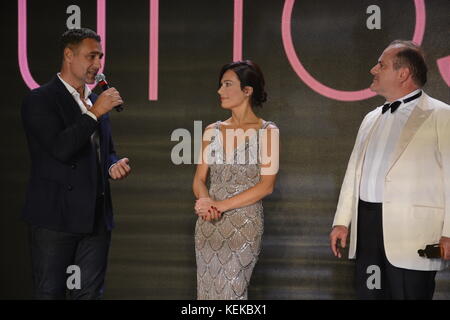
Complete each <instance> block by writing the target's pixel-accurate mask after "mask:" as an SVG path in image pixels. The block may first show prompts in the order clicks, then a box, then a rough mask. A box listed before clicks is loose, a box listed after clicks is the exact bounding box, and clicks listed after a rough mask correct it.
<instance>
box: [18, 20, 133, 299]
mask: <svg viewBox="0 0 450 320" xmlns="http://www.w3.org/2000/svg"><path fill="white" fill-rule="evenodd" d="M61 40H62V41H61V42H62V43H61V44H62V50H63V62H62V67H61V72H60V73H58V74H57V75H56V76H55V77H54V78H53V79H52V80H51V81H50V82H49V83H47V84H45V85H43V86H41V87H40V88H37V89H34V90H32V91H31V92H30V93H29V94H28V95H27V96H26V98H25V99H24V102H23V105H22V120H23V125H24V128H25V133H26V137H27V141H28V149H29V153H30V157H31V176H30V179H29V181H28V187H27V192H26V200H25V206H24V210H23V218H24V219H25V221H27V222H28V224H29V235H30V247H31V258H32V273H33V282H34V294H35V297H36V298H37V299H64V298H66V296H67V295H68V296H69V297H70V298H73V299H98V298H101V297H102V294H103V283H104V278H105V272H106V265H107V259H108V250H109V245H110V239H111V229H112V228H113V226H114V222H113V213H112V201H111V194H110V185H109V178H112V179H114V180H116V179H123V178H125V177H126V176H127V175H128V174H129V173H130V171H131V168H130V166H129V160H128V159H127V158H123V159H121V160H118V158H117V156H116V153H115V150H114V145H113V141H112V138H111V126H110V121H109V117H108V112H109V111H111V110H112V109H113V108H114V107H115V106H118V105H120V104H122V103H123V101H122V98H121V96H120V94H119V92H118V91H117V90H116V89H114V88H110V89H108V90H106V91H104V92H103V93H102V94H101V95H100V96H97V95H95V94H93V93H91V91H90V89H89V88H88V86H87V85H86V84H92V83H94V82H95V75H96V74H97V72H98V71H99V69H100V67H101V59H102V57H103V53H102V48H101V45H100V37H99V36H98V35H97V34H96V33H95V32H94V31H92V30H90V29H85V28H83V29H72V30H68V31H66V32H65V33H64V34H63V35H62V38H61ZM70 266H76V267H75V268H76V269H74V268H73V267H71V268H69V267H70ZM70 270H78V271H79V274H78V275H79V276H80V277H79V279H78V280H79V284H80V286H78V287H77V286H76V287H75V289H73V288H70V289H73V290H67V289H68V288H67V284H66V281H67V277H68V276H69V274H68V273H70ZM67 282H68V281H67ZM75 284H76V281H75Z"/></svg>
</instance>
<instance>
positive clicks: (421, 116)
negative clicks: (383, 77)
mask: <svg viewBox="0 0 450 320" xmlns="http://www.w3.org/2000/svg"><path fill="white" fill-rule="evenodd" d="M432 112H433V109H430V107H429V106H428V96H427V95H426V94H425V93H423V95H422V97H421V98H420V101H419V103H418V104H417V106H416V107H415V108H414V110H413V111H412V112H411V115H410V116H409V118H408V121H406V124H405V127H404V128H403V130H402V132H401V134H400V138H399V140H398V143H397V146H396V148H395V151H394V155H393V157H392V160H391V164H390V166H389V170H388V172H387V173H389V171H390V170H391V169H392V167H393V166H394V165H395V163H396V162H397V161H398V159H399V158H400V156H401V155H402V153H403V152H404V151H405V149H406V147H407V146H408V144H409V143H410V142H411V140H412V138H413V137H414V135H415V134H416V132H417V131H418V130H419V128H420V126H421V125H422V124H423V123H424V121H425V120H427V119H428V117H429V116H430V115H431V113H432Z"/></svg>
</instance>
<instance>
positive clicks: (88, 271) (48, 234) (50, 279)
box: [29, 198, 111, 299]
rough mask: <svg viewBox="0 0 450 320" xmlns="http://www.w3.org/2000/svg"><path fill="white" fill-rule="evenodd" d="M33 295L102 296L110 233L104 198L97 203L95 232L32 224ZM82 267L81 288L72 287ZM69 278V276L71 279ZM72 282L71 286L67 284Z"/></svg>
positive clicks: (45, 297) (30, 237)
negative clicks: (52, 228)
mask: <svg viewBox="0 0 450 320" xmlns="http://www.w3.org/2000/svg"><path fill="white" fill-rule="evenodd" d="M29 240H30V248H31V261H32V273H33V284H34V297H35V298H36V299H66V298H68V299H100V298H101V297H102V295H103V286H104V279H105V273H106V265H107V260H108V252H109V246H110V242H111V232H110V231H108V230H107V229H106V224H105V221H104V216H103V199H102V198H100V199H99V200H98V201H97V205H96V217H95V225H94V231H93V233H92V234H78V233H67V232H59V231H53V230H48V229H45V228H41V227H37V226H30V227H29ZM69 266H77V267H78V268H79V269H78V270H79V275H80V277H79V280H80V281H79V283H80V288H79V289H78V288H73V287H74V286H73V284H76V281H70V280H73V279H71V278H69V277H72V276H75V274H76V271H74V269H72V268H69V270H68V267H69ZM68 278H69V279H68ZM68 282H70V283H71V284H72V285H70V284H69V285H68Z"/></svg>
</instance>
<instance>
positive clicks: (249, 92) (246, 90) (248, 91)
mask: <svg viewBox="0 0 450 320" xmlns="http://www.w3.org/2000/svg"><path fill="white" fill-rule="evenodd" d="M242 91H244V93H245V95H246V96H251V95H252V94H253V87H250V86H245V87H244V89H242Z"/></svg>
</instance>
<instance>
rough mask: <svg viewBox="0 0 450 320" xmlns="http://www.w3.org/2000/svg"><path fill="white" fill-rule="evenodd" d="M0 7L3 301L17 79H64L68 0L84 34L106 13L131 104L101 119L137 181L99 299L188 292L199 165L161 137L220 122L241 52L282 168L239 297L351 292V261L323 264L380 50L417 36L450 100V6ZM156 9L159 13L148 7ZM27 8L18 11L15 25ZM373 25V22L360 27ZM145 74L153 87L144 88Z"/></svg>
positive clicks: (13, 270) (17, 191)
mask: <svg viewBox="0 0 450 320" xmlns="http://www.w3.org/2000/svg"><path fill="white" fill-rule="evenodd" d="M235 2H236V5H237V9H236V13H237V14H236V18H235ZM241 2H242V3H243V6H242V9H243V10H242V12H243V13H242V22H243V24H242V42H239V35H240V33H239V32H238V31H239V25H240V24H239V21H240V20H239V10H238V9H239V3H241ZM0 3H1V4H0V6H1V11H0V12H1V20H0V21H1V26H2V27H1V33H2V34H1V40H2V48H1V57H2V59H1V70H2V72H1V87H2V89H3V90H4V91H3V94H2V98H1V105H2V110H1V119H2V125H1V126H0V130H1V132H0V136H1V139H2V143H1V146H2V148H1V149H2V155H1V164H2V165H1V168H2V179H1V202H0V208H1V214H0V259H1V262H0V298H11V299H16V298H20V299H22V298H31V273H30V255H29V247H28V243H27V229H26V226H25V224H24V223H23V222H22V221H21V220H20V219H19V216H20V210H21V207H22V205H23V200H24V191H25V184H26V180H27V177H28V173H29V164H30V163H29V157H28V153H27V149H26V141H25V137H24V134H23V130H22V125H21V120H20V112H19V111H20V105H21V101H22V98H23V97H24V96H25V94H26V93H27V92H28V91H29V87H28V85H27V83H29V84H30V86H31V85H32V83H33V81H35V82H36V83H38V84H43V83H45V82H47V81H48V80H49V79H50V78H51V77H52V76H54V75H55V73H56V72H57V71H58V70H59V67H60V61H61V52H60V49H59V42H58V41H59V37H60V35H61V34H62V33H63V32H64V31H65V30H66V29H67V22H74V21H75V20H73V19H72V18H74V17H73V14H74V13H73V12H70V13H66V9H67V8H68V7H69V6H70V5H73V4H75V5H77V6H78V7H79V8H80V17H81V26H82V27H89V28H92V29H94V30H97V14H98V13H99V14H100V15H101V13H102V10H103V9H102V8H103V7H102V6H103V5H104V8H105V12H104V13H105V14H104V16H105V19H106V22H105V32H104V33H105V35H106V38H105V39H106V62H105V70H104V72H105V74H106V75H107V77H108V79H109V80H110V82H111V83H112V84H113V85H114V86H115V87H117V88H118V89H119V90H120V92H121V94H122V96H123V97H124V99H125V101H126V103H125V111H123V112H122V113H120V114H119V113H116V112H112V113H111V119H112V126H113V135H114V139H115V143H116V149H117V150H118V152H119V154H120V155H121V156H127V157H129V158H130V159H131V165H132V168H133V173H132V175H131V176H130V177H129V178H127V179H126V180H124V181H120V182H113V183H112V189H113V199H114V200H113V201H114V208H115V217H116V222H117V228H116V229H115V230H114V232H113V240H112V246H111V251H110V257H109V267H108V272H107V281H106V296H105V297H106V298H108V299H195V297H196V266H195V254H194V239H193V234H194V225H195V218H196V216H195V214H194V211H193V205H194V197H193V194H192V191H191V184H192V178H193V174H194V169H195V166H194V165H193V164H181V165H175V164H173V163H172V160H171V150H172V148H173V147H174V146H175V145H176V144H177V143H178V142H176V141H171V139H170V137H171V134H172V132H173V131H174V130H175V129H177V128H185V129H187V130H189V131H190V132H191V133H192V134H193V132H194V121H196V120H197V121H200V120H201V121H202V125H203V128H204V127H205V126H206V125H207V124H209V123H212V122H214V121H216V120H219V119H222V120H224V119H226V118H227V117H228V116H229V114H227V112H225V111H224V110H222V109H221V108H220V106H219V103H218V99H217V93H216V90H217V81H218V79H217V76H218V71H219V69H220V67H221V66H222V65H223V64H225V63H227V62H229V61H231V60H233V58H236V57H239V56H240V55H241V54H242V57H243V58H247V59H252V60H254V61H256V62H257V63H258V64H260V66H261V68H262V70H263V71H264V73H265V76H266V81H267V90H268V93H269V100H268V102H267V104H266V105H265V106H264V108H263V109H262V110H261V111H260V112H259V114H260V115H261V117H263V118H264V119H267V120H272V121H275V122H276V123H277V125H278V126H279V128H280V134H281V169H280V172H279V178H278V181H277V186H276V189H275V192H274V193H273V194H272V195H271V196H270V197H268V198H267V199H265V201H264V208H265V212H264V213H265V234H264V241H263V250H262V253H261V256H260V259H259V262H258V264H257V265H256V268H255V271H254V275H253V278H252V282H251V284H250V289H249V297H250V298H251V299H347V298H348V299H351V298H354V291H353V282H352V281H353V272H354V266H353V263H352V262H351V261H348V260H346V259H344V260H338V259H335V258H334V257H333V256H332V254H331V251H330V249H329V245H328V234H329V231H330V226H331V223H332V220H333V216H334V211H335V208H336V204H337V199H338V195H339V190H340V187H341V183H342V180H343V176H344V173H345V169H346V166H347V161H348V159H349V156H350V153H351V150H352V147H353V144H354V141H355V137H356V133H357V130H358V127H359V125H360V123H361V121H362V119H363V117H364V115H365V114H366V113H368V112H369V111H371V110H372V109H373V108H375V107H376V106H378V105H380V104H382V103H383V102H384V100H383V99H382V98H381V97H375V96H373V95H371V94H370V92H368V91H367V90H365V89H366V88H367V87H368V86H369V84H370V82H371V79H372V77H371V75H370V74H369V70H370V68H371V67H372V66H373V65H374V64H375V63H376V61H377V59H378V57H379V55H380V54H381V52H382V50H383V49H384V48H385V47H386V45H387V44H388V43H389V42H390V41H392V40H394V39H397V38H402V39H413V37H414V38H415V39H419V40H420V41H421V42H422V45H423V47H424V49H425V51H426V52H427V60H428V65H429V82H428V84H427V85H426V87H425V91H426V92H427V93H428V94H430V95H431V96H433V97H435V98H437V99H440V100H442V101H444V102H446V103H449V102H450V95H449V87H448V85H449V75H450V70H449V67H448V66H449V65H450V63H449V60H448V59H449V58H445V57H447V56H448V55H450V48H449V39H450V20H449V16H448V13H449V12H450V2H449V1H448V0H428V1H419V0H416V1H413V0H401V1H388V0H384V1H383V0H370V1H368V0H355V1H324V0H322V1H320V0H319V1H317V0H316V1H312V0H311V1H310V0H307V1H289V0H288V1H286V2H285V1H282V0H268V1H265V0H264V1H262V0H243V1H233V0H213V1H212V0H190V1H187V0H186V1H184V0H181V1H178V0H161V1H154V0H138V1H98V3H99V9H97V2H96V1H93V0H92V1H78V0H71V1H65V0H63V1H44V0H42V1H28V2H27V1H22V0H20V1H12V0H8V1H1V2H0ZM105 3H106V4H105ZM151 4H153V5H156V4H159V9H158V12H157V14H155V13H156V12H155V11H153V14H152V13H151V12H150V6H151ZM370 5H376V6H378V8H379V9H380V15H379V18H380V20H377V19H376V18H377V16H376V14H377V13H376V12H377V11H376V9H375V11H370V12H369V13H367V12H366V11H367V8H368V7H369V6H370ZM22 6H26V8H27V11H26V16H25V13H24V12H22V13H21V15H20V18H21V19H20V25H21V27H20V28H19V27H18V25H19V15H18V9H19V7H21V8H22ZM290 6H291V7H292V10H290ZM155 10H156V9H155ZM75 14H76V13H75ZM71 16H72V17H71ZM283 16H284V19H283ZM151 17H152V19H153V20H152V21H153V25H152V28H150V18H151ZM289 17H290V19H288V18H289ZM156 18H159V22H158V20H156ZM373 19H375V20H373ZM68 20H69V21H68ZM102 20H103V19H102V18H101V17H100V19H99V21H100V22H101V21H102ZM367 20H369V26H370V25H371V24H373V25H375V26H376V25H377V23H379V27H381V29H376V28H375V29H369V28H368V27H367ZM25 21H26V23H27V25H26V29H24V30H23V31H24V32H22V34H21V35H22V36H24V35H26V37H27V39H26V40H24V39H23V37H22V38H21V42H20V43H19V37H18V31H19V29H20V30H22V29H23V28H25V25H24V23H25ZM235 22H236V23H235ZM235 26H236V34H235ZM155 28H158V29H155ZM283 28H284V29H283ZM150 30H152V32H154V35H157V36H158V37H155V36H153V37H151V32H150ZM283 30H284V36H285V37H284V40H285V41H283ZM155 31H157V32H155ZM289 31H290V32H291V37H289ZM234 39H236V40H235V41H234ZM290 39H292V42H291V40H290ZM151 40H152V46H150V42H151ZM156 40H157V41H156ZM234 42H235V45H233V43H234ZM239 43H242V51H241V49H240V46H239ZM25 44H26V45H27V51H26V52H23V51H24V49H25ZM156 45H157V47H156ZM292 49H293V51H292ZM289 50H291V51H289ZM234 51H235V52H234ZM21 52H22V53H21ZM151 52H153V55H152V59H149V55H150V53H151ZM154 52H158V56H157V57H156V56H155V55H154ZM287 52H290V53H289V54H288V53H287ZM293 53H294V54H293ZM19 56H21V58H20V59H19ZM438 59H442V60H439V61H440V65H441V70H439V67H438V64H437V60H438ZM26 61H27V62H28V65H27V64H26V63H25V62H26ZM19 62H20V64H21V68H22V72H21V71H20V70H21V69H20V67H19ZM155 66H156V67H157V69H155ZM293 66H294V67H293ZM302 66H303V68H304V70H303V71H302V70H301V67H302ZM149 69H150V72H152V74H153V73H154V74H156V75H157V78H156V79H157V80H158V81H157V83H156V82H154V81H153V80H152V81H153V82H149V77H150V73H149ZM155 71H157V72H155ZM297 71H298V73H297ZM304 71H306V72H308V73H309V75H310V76H311V77H312V78H311V79H308V78H307V77H306V76H307V75H306V74H305V72H304ZM299 75H301V76H302V78H303V80H302V79H300V77H299ZM445 78H446V79H447V82H446V80H444V79H445ZM315 81H316V82H315ZM320 83H322V85H324V86H327V87H329V88H328V89H327V88H323V87H322V88H321V87H320V85H319V84H320ZM156 85H157V87H156ZM149 86H151V91H150V88H149ZM331 89H333V90H338V91H333V90H331ZM361 90H362V91H361ZM341 91H357V92H356V93H350V94H347V93H345V92H341ZM360 91H361V92H360ZM150 94H152V95H153V96H152V100H149V95H150ZM435 298H436V299H448V298H450V273H449V271H444V272H440V273H438V276H437V289H436V294H435Z"/></svg>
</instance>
